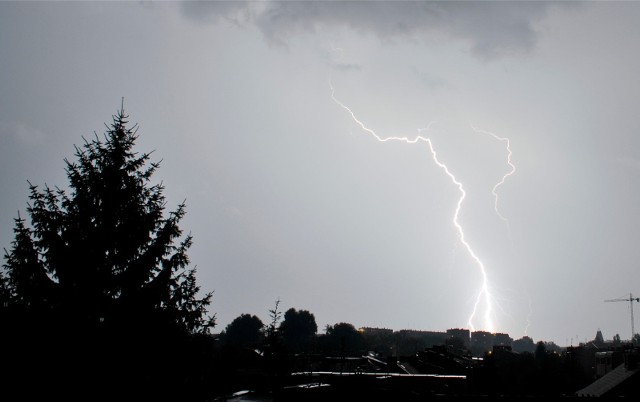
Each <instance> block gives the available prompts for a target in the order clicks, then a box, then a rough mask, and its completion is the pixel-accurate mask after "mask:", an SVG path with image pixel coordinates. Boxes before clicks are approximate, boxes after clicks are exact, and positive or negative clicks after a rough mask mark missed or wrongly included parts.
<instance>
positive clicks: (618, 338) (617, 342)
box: [613, 334, 622, 345]
mask: <svg viewBox="0 0 640 402" xmlns="http://www.w3.org/2000/svg"><path fill="white" fill-rule="evenodd" d="M613 343H614V344H616V345H619V344H620V343H622V340H620V334H615V335H614V336H613Z"/></svg>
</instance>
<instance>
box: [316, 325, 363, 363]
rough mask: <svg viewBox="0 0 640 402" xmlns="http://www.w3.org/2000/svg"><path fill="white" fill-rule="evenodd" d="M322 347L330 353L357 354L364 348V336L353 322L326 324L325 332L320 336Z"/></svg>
mask: <svg viewBox="0 0 640 402" xmlns="http://www.w3.org/2000/svg"><path fill="white" fill-rule="evenodd" d="M320 343H321V346H322V348H323V349H324V350H325V351H326V352H328V353H331V354H334V355H336V354H338V355H345V356H350V355H354V356H358V355H360V354H362V353H363V352H364V351H365V350H364V349H365V348H366V342H365V340H364V337H363V336H362V334H361V333H360V332H358V330H357V329H356V328H355V327H354V326H353V324H349V323H345V322H341V323H337V324H335V325H327V327H326V329H325V334H324V335H323V336H321V338H320Z"/></svg>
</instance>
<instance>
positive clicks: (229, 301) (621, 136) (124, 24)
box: [0, 2, 640, 345]
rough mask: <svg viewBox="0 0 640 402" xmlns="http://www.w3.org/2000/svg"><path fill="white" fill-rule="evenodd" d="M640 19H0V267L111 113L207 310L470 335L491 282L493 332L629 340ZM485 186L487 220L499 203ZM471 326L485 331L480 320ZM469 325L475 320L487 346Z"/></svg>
mask: <svg viewBox="0 0 640 402" xmlns="http://www.w3.org/2000/svg"><path fill="white" fill-rule="evenodd" d="M639 18H640V3H637V2H587V3H575V2H562V3H549V2H475V3H473V4H472V3H467V2H447V3H444V2H407V3H397V2H389V3H387V2H319V3H311V2H283V3H274V2H232V3H225V2H206V3H195V2H188V3H178V2H176V3H172V2H143V3H137V2H116V3H109V2H69V3H66V2H42V3H40V2H15V3H14V2H1V3H0V187H1V188H2V193H1V194H2V196H1V197H0V229H2V230H0V246H3V247H6V248H8V247H9V245H10V242H11V239H12V232H11V230H12V219H13V218H15V217H16V216H17V213H18V211H22V213H23V214H24V211H25V206H26V202H27V194H28V193H27V182H26V181H27V180H30V181H31V182H32V183H34V184H44V183H48V184H50V185H65V184H66V177H65V173H64V163H63V158H64V157H72V155H73V144H80V143H81V142H82V138H81V137H82V136H85V137H89V136H92V135H93V132H94V131H96V132H98V133H101V132H103V131H104V130H103V129H104V126H103V123H105V122H109V120H110V116H111V115H112V114H113V113H115V111H116V110H117V109H118V108H119V106H120V100H121V98H122V97H124V98H125V108H126V110H127V111H128V112H129V113H130V115H131V120H132V122H133V123H139V125H140V131H139V133H140V140H139V143H138V150H139V151H149V150H155V153H154V156H155V158H157V159H158V160H159V159H162V160H163V164H162V167H161V168H160V169H159V171H158V173H157V178H158V179H161V180H163V181H164V183H165V185H166V195H167V196H168V200H169V205H168V207H169V209H172V208H174V207H175V206H176V205H177V204H178V203H179V202H180V201H182V200H183V199H186V201H187V216H186V217H185V219H184V221H183V225H182V227H183V228H184V229H185V230H187V231H191V233H192V234H193V235H194V240H195V244H194V246H193V247H192V249H191V252H190V253H189V255H190V257H191V260H192V263H193V264H194V265H197V268H198V278H199V282H200V284H201V286H202V288H203V290H206V291H209V290H213V291H214V300H213V304H212V306H211V310H212V312H214V313H216V314H217V316H218V319H219V326H218V328H217V330H222V329H224V326H226V325H227V324H228V323H229V322H230V321H231V320H233V319H234V318H235V317H237V316H238V315H240V314H242V313H251V314H257V315H258V316H260V317H262V319H263V320H264V321H267V320H268V310H269V309H270V308H272V307H273V305H274V302H275V300H276V299H281V300H282V306H283V307H284V308H289V307H295V308H297V309H307V310H309V311H311V312H312V313H314V314H315V316H316V319H317V321H318V325H319V327H320V328H323V327H324V326H325V325H327V324H334V323H337V322H340V321H345V322H351V323H353V324H354V325H356V326H379V327H387V328H393V329H402V328H413V329H424V330H446V329H447V328H454V327H467V326H468V325H467V321H468V319H469V316H470V314H471V312H472V310H473V304H474V302H475V300H476V297H477V295H478V292H479V291H480V287H481V280H482V278H481V275H480V270H479V268H478V265H477V264H476V263H475V262H474V261H473V260H472V259H471V258H470V256H469V253H468V252H467V251H466V249H465V248H464V247H463V246H462V244H461V243H460V241H459V237H458V233H457V231H456V229H455V227H454V225H453V221H452V219H453V214H454V211H455V207H456V203H457V201H458V199H459V197H460V192H459V190H458V188H457V187H456V186H455V185H454V184H453V183H452V181H451V180H450V178H449V177H448V176H447V175H446V174H445V173H444V171H443V170H442V169H441V168H439V167H438V166H437V165H436V164H435V163H434V161H433V160H432V158H431V154H430V151H429V148H428V147H427V145H426V143H424V142H421V143H417V144H415V145H411V144H406V143H400V142H384V143H381V142H378V141H376V140H375V138H374V137H373V136H372V135H371V134H370V133H368V132H366V131H364V130H362V129H361V128H360V127H359V126H358V125H357V124H356V123H355V121H354V120H352V119H351V117H350V115H349V114H348V113H347V112H346V111H345V110H344V109H343V108H341V107H340V106H339V105H338V104H337V103H335V102H334V101H333V100H332V97H331V87H330V83H331V84H332V85H333V87H334V89H335V96H336V98H337V99H339V100H340V101H341V102H343V103H344V104H345V105H346V106H348V107H349V108H350V109H351V110H352V111H353V112H354V113H355V115H356V116H357V118H358V119H359V120H360V121H362V122H363V123H364V124H365V125H366V126H367V127H368V128H370V129H372V130H374V131H375V133H377V134H378V135H379V136H380V137H389V136H410V137H414V136H415V135H417V133H418V132H417V129H419V128H424V127H427V126H428V125H429V124H430V123H433V124H432V125H431V126H430V130H429V131H426V132H423V135H424V136H428V137H429V138H430V139H431V141H432V144H433V147H434V150H435V151H436V152H437V154H438V159H439V160H440V161H441V162H443V163H445V164H446V165H447V167H448V168H449V169H450V171H451V172H452V173H453V174H454V175H455V176H456V178H457V180H459V181H460V182H461V183H462V184H463V186H464V189H465V191H466V193H467V196H466V198H465V200H464V203H463V204H462V208H461V211H460V215H459V223H460V225H461V226H462V227H463V229H464V231H465V238H466V240H467V242H468V243H469V245H470V246H471V247H472V248H473V251H474V252H475V253H476V254H477V255H478V257H479V258H480V259H481V260H482V262H483V263H484V266H485V268H486V272H487V275H488V279H489V288H490V290H491V293H492V294H493V296H494V297H495V306H494V310H493V316H492V320H493V323H494V325H495V328H493V329H494V330H496V331H503V332H508V333H509V334H510V335H511V336H513V337H515V338H518V337H521V336H522V335H525V334H528V335H529V336H531V337H533V338H534V340H536V341H537V340H552V341H554V342H556V343H558V344H561V345H564V344H567V343H570V342H572V341H573V342H574V343H576V342H577V340H580V341H584V340H585V339H592V338H593V337H594V336H595V333H596V331H597V330H598V329H601V330H602V331H603V334H604V335H605V338H608V339H610V338H612V337H613V335H615V334H616V333H619V334H620V336H621V337H622V338H623V339H627V338H629V336H630V322H629V318H630V317H629V307H628V304H625V303H604V302H603V300H604V299H610V298H617V297H625V296H628V294H629V293H630V292H635V293H638V294H640V270H639V269H638V267H637V263H638V261H639V260H640V247H638V246H637V242H638V239H640V213H639V212H640V211H639V209H640V180H639V179H640V148H639V147H640V137H639V136H638V135H637V133H638V132H639V129H640V119H639V117H638V116H639V115H640V114H639V113H638V110H637V108H638V105H640V99H639V98H640V95H639V94H640V91H639V90H640V88H639V87H640V80H638V78H637V74H638V71H640V46H638V44H639V42H640V26H638V24H637V21H638V19H639ZM472 125H473V126H474V127H476V128H477V129H479V130H484V131H487V132H491V133H494V134H495V135H496V136H498V137H502V138H509V140H510V146H511V150H512V162H513V164H514V165H515V166H516V171H515V173H514V174H513V175H511V176H510V177H508V178H507V179H506V181H505V182H504V184H503V185H501V186H500V187H499V188H498V190H497V193H498V195H499V200H498V207H499V212H500V213H501V214H502V215H503V216H504V217H505V218H507V219H508V221H509V223H508V225H507V224H506V223H505V222H504V221H502V220H501V219H500V217H499V216H498V215H497V214H496V212H495V211H494V209H493V208H494V198H493V195H492V193H491V190H492V188H493V187H494V186H495V184H497V183H498V182H499V181H500V180H501V178H502V177H503V175H505V174H507V173H508V172H509V171H510V167H509V165H508V164H507V149H506V147H505V145H506V143H505V141H499V140H497V139H495V138H493V137H491V136H490V135H487V134H483V133H480V132H476V131H474V130H473V129H472V128H471V126H472ZM483 308H484V307H483V306H480V310H483ZM482 314H483V311H479V312H478V314H476V316H475V318H474V326H475V327H476V329H484V326H485V323H484V322H483V320H482Z"/></svg>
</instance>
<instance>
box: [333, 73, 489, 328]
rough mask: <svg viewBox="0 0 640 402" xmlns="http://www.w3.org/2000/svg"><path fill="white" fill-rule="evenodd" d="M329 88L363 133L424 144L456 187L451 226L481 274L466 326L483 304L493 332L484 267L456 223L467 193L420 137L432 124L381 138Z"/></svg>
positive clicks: (376, 137) (335, 100) (428, 139)
mask: <svg viewBox="0 0 640 402" xmlns="http://www.w3.org/2000/svg"><path fill="white" fill-rule="evenodd" d="M329 87H330V88H331V99H333V101H334V102H335V103H336V104H337V105H338V106H340V107H341V108H342V109H344V110H345V111H347V113H349V115H350V116H351V119H353V121H354V122H355V123H356V124H357V125H358V126H360V128H361V129H362V130H363V131H365V132H367V133H369V134H370V135H371V136H372V137H373V138H375V139H376V140H377V141H379V142H389V141H399V142H404V143H406V144H417V143H418V142H420V141H422V142H424V143H426V144H427V146H428V147H429V151H430V152H431V157H432V158H433V162H434V163H435V164H436V166H438V167H439V168H440V169H442V170H443V171H444V172H445V174H446V175H447V176H448V177H449V179H451V182H452V183H453V184H454V185H455V186H456V187H458V191H460V198H458V202H457V203H456V208H455V212H454V215H453V226H454V227H455V228H456V231H457V232H458V238H459V239H460V243H462V245H463V246H464V248H465V249H466V250H467V252H468V253H469V255H470V256H471V258H472V259H473V260H474V261H475V263H476V264H477V266H478V268H479V269H480V273H481V274H482V284H481V286H480V290H479V292H478V295H477V297H476V301H475V303H474V305H473V310H472V312H471V315H470V316H469V319H468V321H467V325H469V328H470V329H471V331H475V326H474V325H473V322H474V320H475V317H476V314H477V313H478V308H479V306H480V304H482V303H483V302H484V305H485V312H484V328H485V329H486V330H487V331H489V332H494V325H493V320H492V313H493V307H492V305H493V296H492V295H491V292H490V290H489V278H488V276H487V270H486V269H485V266H484V264H483V262H482V260H480V258H479V257H478V256H477V255H476V253H475V252H474V251H473V249H472V248H471V245H469V243H468V242H467V240H466V238H465V234H464V230H463V228H462V226H461V225H460V222H459V221H458V217H459V216H460V210H461V209H462V203H463V202H464V200H465V198H466V196H467V193H466V191H465V190H464V187H463V186H462V183H461V182H460V181H458V180H457V179H456V177H455V176H454V174H453V173H451V171H450V170H449V168H448V167H447V166H446V165H445V164H444V163H442V162H440V160H439V159H438V155H437V153H436V151H435V148H434V147H433V143H432V142H431V139H430V138H428V137H424V136H423V135H422V132H423V131H427V130H429V128H430V127H431V125H432V124H433V123H430V124H429V125H428V126H427V127H426V128H421V129H418V135H417V136H416V137H415V138H413V139H410V138H409V137H399V136H391V137H381V136H379V135H378V134H376V132H375V131H373V130H372V129H370V128H368V127H367V126H365V124H364V123H363V122H362V121H360V120H359V119H358V118H357V117H356V115H355V113H353V111H352V110H351V109H350V108H349V107H348V106H347V105H345V104H344V103H342V102H341V101H340V100H338V99H337V98H336V97H335V89H334V87H333V85H332V83H331V81H329ZM494 189H495V187H494Z"/></svg>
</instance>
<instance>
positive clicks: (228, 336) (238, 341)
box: [222, 314, 264, 347]
mask: <svg viewBox="0 0 640 402" xmlns="http://www.w3.org/2000/svg"><path fill="white" fill-rule="evenodd" d="M263 329H264V324H263V323H262V320H260V318H258V317H257V316H255V315H250V314H242V315H240V316H239V317H237V318H236V319H234V320H233V321H231V323H230V324H229V325H227V327H226V328H225V330H224V333H223V334H222V338H223V340H224V341H225V343H227V344H230V345H236V346H243V347H257V346H259V345H260V344H261V343H262V342H263V337H264V335H263Z"/></svg>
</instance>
